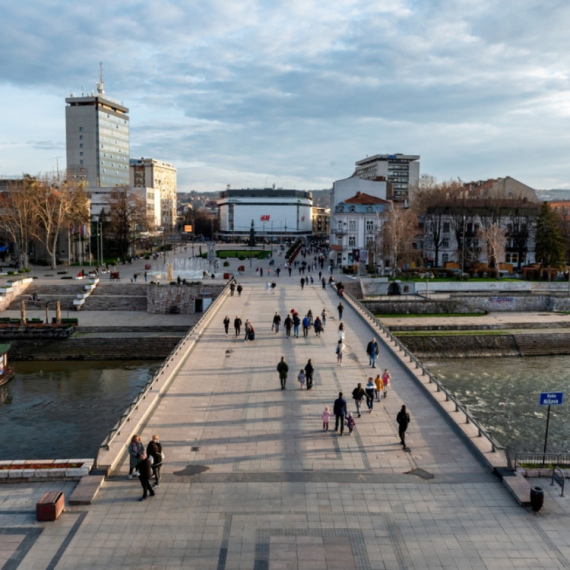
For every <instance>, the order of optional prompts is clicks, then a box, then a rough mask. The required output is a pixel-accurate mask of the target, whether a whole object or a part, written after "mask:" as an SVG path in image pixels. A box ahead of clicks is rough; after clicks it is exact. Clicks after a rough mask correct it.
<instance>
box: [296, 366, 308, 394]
mask: <svg viewBox="0 0 570 570" xmlns="http://www.w3.org/2000/svg"><path fill="white" fill-rule="evenodd" d="M297 380H299V388H300V389H301V390H302V389H303V388H304V387H305V381H306V380H307V376H306V375H305V371H304V370H303V369H302V368H301V370H299V375H298V376H297Z"/></svg>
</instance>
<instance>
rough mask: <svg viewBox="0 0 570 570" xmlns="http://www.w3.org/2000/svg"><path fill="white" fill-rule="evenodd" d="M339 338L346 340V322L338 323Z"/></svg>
mask: <svg viewBox="0 0 570 570" xmlns="http://www.w3.org/2000/svg"><path fill="white" fill-rule="evenodd" d="M338 338H339V340H342V341H343V342H344V323H340V325H338Z"/></svg>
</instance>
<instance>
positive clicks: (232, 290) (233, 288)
mask: <svg viewBox="0 0 570 570" xmlns="http://www.w3.org/2000/svg"><path fill="white" fill-rule="evenodd" d="M236 290H237V294H238V297H241V292H242V291H243V287H242V285H241V283H237V284H236V282H235V279H232V282H231V283H230V295H231V296H232V297H233V296H234V293H235V292H236Z"/></svg>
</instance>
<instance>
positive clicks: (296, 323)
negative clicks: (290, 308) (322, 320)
mask: <svg viewBox="0 0 570 570" xmlns="http://www.w3.org/2000/svg"><path fill="white" fill-rule="evenodd" d="M300 324H301V319H300V318H299V314H298V313H295V314H294V315H293V336H294V337H295V338H299V325H300Z"/></svg>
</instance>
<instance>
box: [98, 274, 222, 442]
mask: <svg viewBox="0 0 570 570" xmlns="http://www.w3.org/2000/svg"><path fill="white" fill-rule="evenodd" d="M229 286H230V284H229V282H228V283H227V284H226V286H225V287H224V288H223V289H222V291H221V292H220V294H219V295H218V296H217V297H216V298H215V299H214V301H213V302H212V304H211V305H210V306H209V307H208V308H207V309H206V311H205V312H204V314H203V315H202V316H201V317H200V319H199V320H198V321H197V322H196V323H195V324H194V326H193V327H192V328H191V329H190V331H189V332H188V333H187V334H186V336H185V337H184V338H182V339H181V340H180V342H179V343H178V344H177V345H176V346H175V347H174V348H173V349H172V351H171V352H170V354H169V355H168V357H167V358H166V360H165V361H164V362H163V363H162V364H161V366H160V368H159V369H158V370H157V371H156V372H155V373H154V375H153V376H152V377H151V378H150V379H149V380H148V381H147V382H146V384H145V385H144V386H143V387H142V389H141V391H140V392H139V393H138V394H137V395H136V397H135V399H134V400H133V401H132V403H131V404H130V405H129V407H128V408H127V409H126V410H125V412H124V413H123V414H122V415H121V417H120V418H119V421H118V422H117V423H116V424H115V425H114V427H113V428H111V430H110V431H109V433H108V435H107V437H106V438H105V439H104V440H103V443H102V444H101V445H100V446H99V449H106V450H108V449H109V446H110V445H111V443H112V442H113V440H114V439H115V438H116V437H117V436H118V435H120V434H121V429H122V428H123V426H124V425H125V424H126V423H128V422H130V421H131V416H132V415H133V413H134V412H135V411H136V410H137V409H138V407H139V404H140V403H141V401H142V400H144V399H146V396H147V395H148V393H149V391H150V390H151V389H152V387H153V385H154V383H155V382H158V381H159V380H160V379H161V376H163V375H164V374H167V373H168V372H170V371H169V370H168V369H169V368H170V367H171V366H172V364H173V361H174V358H176V357H177V356H179V352H180V351H181V350H184V349H186V348H188V347H187V346H186V345H187V344H188V343H191V342H193V341H192V336H195V335H196V334H197V333H198V332H199V331H200V330H201V328H202V325H203V324H204V321H205V320H206V319H208V317H209V315H210V313H212V312H213V311H215V309H216V307H217V306H218V305H219V304H220V303H221V302H222V301H223V299H224V298H225V296H226V295H227V292H228V291H229Z"/></svg>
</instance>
